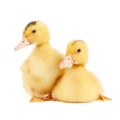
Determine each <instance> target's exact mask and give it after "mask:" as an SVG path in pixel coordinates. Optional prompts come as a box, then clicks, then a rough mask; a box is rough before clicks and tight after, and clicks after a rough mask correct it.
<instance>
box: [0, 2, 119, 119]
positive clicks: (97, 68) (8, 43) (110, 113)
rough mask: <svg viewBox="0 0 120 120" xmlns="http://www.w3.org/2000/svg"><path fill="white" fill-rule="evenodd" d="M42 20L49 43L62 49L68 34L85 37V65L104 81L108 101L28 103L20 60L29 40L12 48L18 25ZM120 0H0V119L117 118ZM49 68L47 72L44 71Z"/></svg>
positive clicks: (19, 32) (18, 36) (69, 37)
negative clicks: (87, 53)
mask: <svg viewBox="0 0 120 120" xmlns="http://www.w3.org/2000/svg"><path fill="white" fill-rule="evenodd" d="M32 20H41V21H43V22H44V23H46V24H47V26H48V27H49V31H50V35H51V38H50V43H51V45H52V46H53V47H55V48H56V49H58V50H59V51H60V52H62V53H65V49H66V45H67V43H68V42H69V41H70V40H73V39H81V40H84V41H86V43H87V44H88V48H89V61H88V64H87V65H86V67H87V68H88V69H89V70H91V71H93V72H94V73H95V75H96V76H97V77H98V78H99V80H100V81H101V82H102V84H103V86H104V89H105V92H104V95H106V96H108V97H111V98H112V101H106V102H101V101H96V102H92V103H85V104H68V103H60V102H44V103H29V99H30V96H29V95H28V94H27V93H26V92H25V91H24V89H23V87H22V79H21V72H20V70H19V68H20V66H21V64H22V62H23V61H24V59H25V58H26V57H27V56H28V54H29V53H30V52H31V50H32V48H33V46H29V47H26V48H24V49H22V50H20V51H18V52H14V47H15V46H16V45H17V44H18V42H19V41H20V40H21V38H22V31H23V29H24V27H25V26H26V24H28V23H29V22H30V21H32ZM119 41H120V3H119V0H59V1H58V0H33V1H30V0H23V1H22V0H19V1H17V0H1V1H0V120H23V119H24V120H29V119H31V120H33V119H34V120H35V119H37V120H41V119H43V120H44V119H45V120H46V119H50V120H55V119H58V120H62V119H71V120H72V119H74V120H77V119H78V120H88V119H90V120H96V119H97V120H101V119H106V120H108V119H111V120H119V119H120V115H119V113H120V110H119V108H120V101H119V100H120V93H119V92H120V84H119V83H120V82H119V81H120V42H119ZM46 74H47V73H46Z"/></svg>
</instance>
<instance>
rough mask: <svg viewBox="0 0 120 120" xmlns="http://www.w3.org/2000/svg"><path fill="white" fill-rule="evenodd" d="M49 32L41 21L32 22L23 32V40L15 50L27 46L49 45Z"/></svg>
mask: <svg viewBox="0 0 120 120" xmlns="http://www.w3.org/2000/svg"><path fill="white" fill-rule="evenodd" d="M48 41H49V31H48V28H47V27H46V25H45V24H44V23H42V22H40V21H32V22H30V23H29V24H28V25H27V26H26V27H25V29H24V31H23V39H22V40H21V42H20V43H19V44H18V45H17V46H16V48H15V50H19V49H21V48H23V47H25V46H27V45H30V44H36V45H41V44H44V43H48Z"/></svg>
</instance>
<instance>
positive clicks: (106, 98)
mask: <svg viewBox="0 0 120 120" xmlns="http://www.w3.org/2000/svg"><path fill="white" fill-rule="evenodd" d="M98 100H102V101H105V100H112V99H111V98H108V97H106V96H103V95H100V96H99V98H98Z"/></svg>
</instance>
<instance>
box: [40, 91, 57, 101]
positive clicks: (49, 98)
mask: <svg viewBox="0 0 120 120" xmlns="http://www.w3.org/2000/svg"><path fill="white" fill-rule="evenodd" d="M42 100H43V101H56V99H55V98H53V97H52V95H51V93H49V94H48V96H46V97H43V98H42Z"/></svg>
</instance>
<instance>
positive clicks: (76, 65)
mask: <svg viewBox="0 0 120 120" xmlns="http://www.w3.org/2000/svg"><path fill="white" fill-rule="evenodd" d="M78 67H85V65H83V64H73V65H72V68H78Z"/></svg>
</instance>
